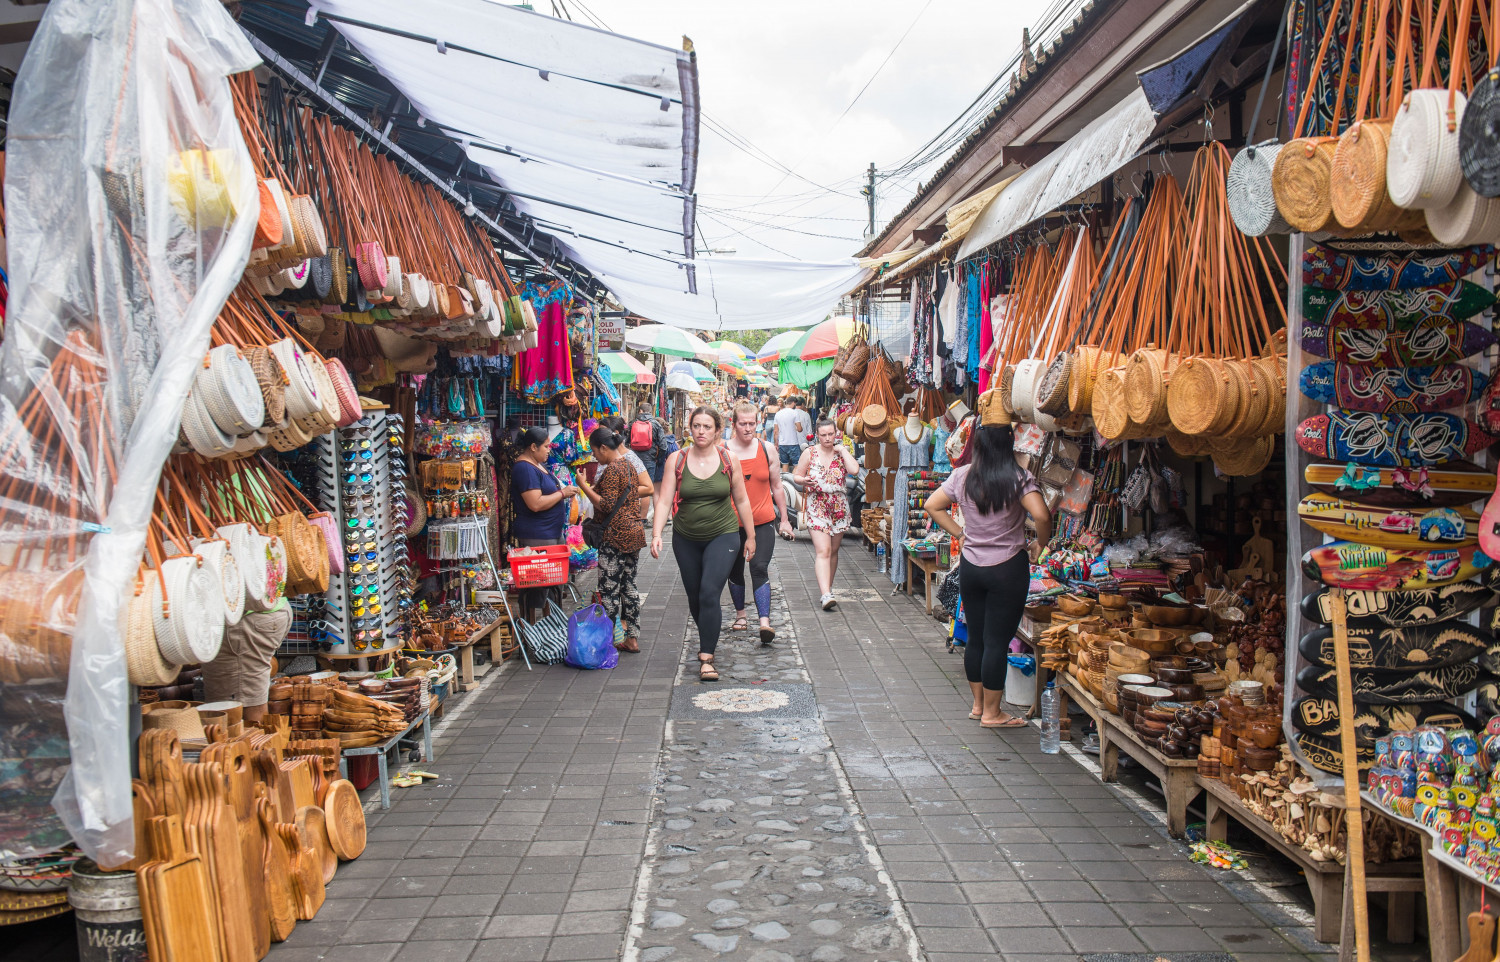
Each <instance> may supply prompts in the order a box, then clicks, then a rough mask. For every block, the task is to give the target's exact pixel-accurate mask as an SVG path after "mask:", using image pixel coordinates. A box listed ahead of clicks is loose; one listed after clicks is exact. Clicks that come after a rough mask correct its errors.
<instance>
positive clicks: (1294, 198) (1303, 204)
mask: <svg viewBox="0 0 1500 962" xmlns="http://www.w3.org/2000/svg"><path fill="white" fill-rule="evenodd" d="M1337 148H1338V138H1337V137H1299V138H1297V139H1296V140H1294V141H1292V142H1290V143H1288V144H1287V145H1286V146H1285V147H1283V148H1281V151H1280V152H1279V153H1278V154H1277V155H1276V161H1275V163H1274V165H1273V166H1272V168H1271V188H1272V190H1273V191H1274V192H1275V195H1276V209H1277V210H1279V211H1280V212H1281V216H1282V218H1283V219H1285V220H1286V222H1287V223H1288V224H1289V225H1291V226H1292V227H1293V228H1294V229H1296V230H1299V231H1307V232H1312V231H1321V230H1327V229H1328V228H1329V227H1330V226H1332V225H1334V224H1335V223H1336V222H1335V221H1334V219H1333V197H1332V194H1331V193H1330V192H1329V177H1330V175H1331V174H1332V172H1333V153H1334V151H1335V150H1336V149H1337Z"/></svg>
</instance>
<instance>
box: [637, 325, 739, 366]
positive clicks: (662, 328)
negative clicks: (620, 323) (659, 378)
mask: <svg viewBox="0 0 1500 962" xmlns="http://www.w3.org/2000/svg"><path fill="white" fill-rule="evenodd" d="M625 346H626V347H629V348H634V349H635V350H637V351H646V352H648V353H650V354H666V355H668V356H670V357H701V358H703V359H705V360H710V361H711V360H713V359H714V358H716V357H718V356H719V352H718V351H716V350H714V349H713V348H711V347H709V346H708V345H707V344H705V343H703V340H702V338H699V337H696V336H694V335H692V334H689V333H688V332H687V331H684V330H683V329H682V328H680V327H668V326H667V325H665V324H643V325H641V326H640V327H632V328H631V329H630V330H628V331H626V332H625Z"/></svg>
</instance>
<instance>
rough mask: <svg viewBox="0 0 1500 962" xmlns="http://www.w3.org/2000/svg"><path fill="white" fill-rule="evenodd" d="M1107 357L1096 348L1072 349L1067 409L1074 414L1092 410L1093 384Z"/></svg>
mask: <svg viewBox="0 0 1500 962" xmlns="http://www.w3.org/2000/svg"><path fill="white" fill-rule="evenodd" d="M1109 357H1110V355H1109V354H1107V353H1106V352H1105V351H1103V350H1101V349H1099V348H1097V347H1077V348H1074V349H1073V363H1072V365H1071V366H1070V368H1069V371H1068V409H1069V410H1071V411H1072V412H1073V413H1074V414H1088V413H1089V411H1090V410H1092V409H1093V403H1094V382H1095V381H1096V380H1098V378H1099V372H1100V371H1101V370H1102V369H1103V367H1104V363H1105V361H1107V360H1108V359H1109Z"/></svg>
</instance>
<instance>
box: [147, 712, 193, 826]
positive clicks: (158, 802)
mask: <svg viewBox="0 0 1500 962" xmlns="http://www.w3.org/2000/svg"><path fill="white" fill-rule="evenodd" d="M140 769H141V778H142V779H143V780H144V781H145V782H146V784H147V785H149V786H150V787H151V798H152V801H153V802H154V803H155V808H156V811H157V814H158V815H177V816H179V817H180V816H181V815H182V814H183V812H184V811H185V810H186V808H187V796H186V794H185V792H184V790H183V787H182V745H181V744H180V743H179V742H178V741H177V733H176V732H173V731H170V730H168V729H163V728H148V729H146V730H145V731H143V732H141V741H140Z"/></svg>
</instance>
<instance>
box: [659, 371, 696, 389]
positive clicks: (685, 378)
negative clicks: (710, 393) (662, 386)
mask: <svg viewBox="0 0 1500 962" xmlns="http://www.w3.org/2000/svg"><path fill="white" fill-rule="evenodd" d="M667 390H669V391H686V392H688V393H689V394H701V393H702V392H703V386H702V385H701V384H699V383H698V382H697V381H695V380H693V376H692V375H691V374H685V373H683V372H682V371H675V372H673V373H671V374H668V375H667Z"/></svg>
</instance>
